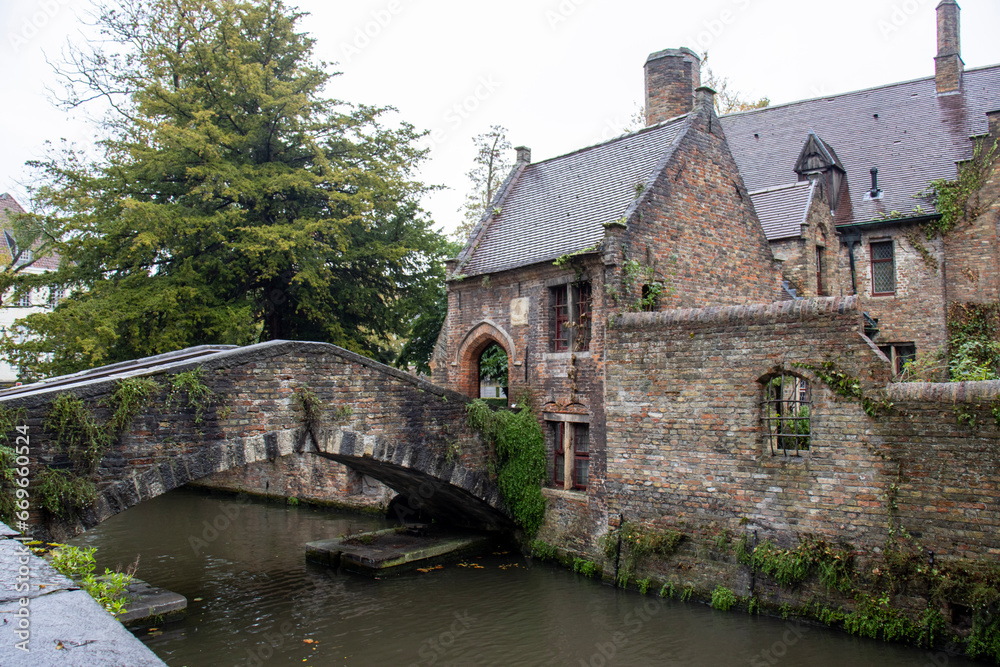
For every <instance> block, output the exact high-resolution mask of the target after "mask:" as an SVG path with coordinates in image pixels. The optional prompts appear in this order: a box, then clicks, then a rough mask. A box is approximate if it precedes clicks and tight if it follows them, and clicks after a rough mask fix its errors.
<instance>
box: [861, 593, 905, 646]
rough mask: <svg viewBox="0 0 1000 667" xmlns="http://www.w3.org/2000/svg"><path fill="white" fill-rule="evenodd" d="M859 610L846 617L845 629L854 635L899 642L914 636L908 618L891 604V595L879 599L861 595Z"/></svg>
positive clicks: (884, 594)
mask: <svg viewBox="0 0 1000 667" xmlns="http://www.w3.org/2000/svg"><path fill="white" fill-rule="evenodd" d="M855 601H856V602H857V609H856V610H855V611H854V612H852V613H850V614H847V615H846V616H845V617H844V629H845V630H847V631H848V632H850V633H851V634H854V635H861V636H862V637H869V638H871V639H882V640H884V641H899V640H904V639H907V638H908V637H911V636H913V634H914V628H913V624H912V623H911V622H910V620H909V619H908V618H906V616H904V615H903V613H902V612H900V611H899V610H898V609H896V608H894V607H893V606H892V605H890V604H889V594H888V593H883V594H881V595H879V596H878V597H873V596H871V595H868V594H860V595H859V596H858V597H857V598H856V600H855Z"/></svg>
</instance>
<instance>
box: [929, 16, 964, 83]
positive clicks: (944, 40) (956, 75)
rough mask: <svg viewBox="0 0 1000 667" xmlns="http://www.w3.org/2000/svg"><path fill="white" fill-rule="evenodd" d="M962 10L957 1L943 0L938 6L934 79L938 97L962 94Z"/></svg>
mask: <svg viewBox="0 0 1000 667" xmlns="http://www.w3.org/2000/svg"><path fill="white" fill-rule="evenodd" d="M960 11H961V8H960V7H959V6H958V3H957V2H955V0H941V3H940V4H939V5H938V6H937V47H938V53H937V57H936V58H934V79H935V81H936V82H937V93H938V95H947V94H949V93H960V92H962V70H963V69H964V68H965V63H963V62H962V40H961V38H960V36H959V23H958V14H959V12H960Z"/></svg>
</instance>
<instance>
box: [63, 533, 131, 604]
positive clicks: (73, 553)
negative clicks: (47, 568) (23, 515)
mask: <svg viewBox="0 0 1000 667" xmlns="http://www.w3.org/2000/svg"><path fill="white" fill-rule="evenodd" d="M95 551H97V549H96V548H95V547H87V548H79V547H71V546H66V545H60V546H59V548H58V549H56V550H55V551H53V552H52V567H54V568H55V569H56V570H58V571H59V572H61V573H62V574H64V575H66V576H67V577H69V578H71V579H73V580H74V581H76V582H78V583H80V584H81V586H82V587H83V590H85V591H87V592H88V593H89V594H90V596H91V597H92V598H94V599H95V600H97V602H98V603H99V604H100V605H101V606H102V607H104V608H105V609H106V610H107V611H109V612H111V613H112V614H120V613H122V612H123V611H125V605H126V603H127V602H128V600H127V593H128V587H129V585H130V584H131V583H132V577H133V576H134V574H135V570H134V566H133V568H130V569H129V571H128V572H112V571H111V570H110V569H107V568H105V570H104V575H103V576H100V577H95V576H94V568H95V567H96V562H95V560H94V552H95Z"/></svg>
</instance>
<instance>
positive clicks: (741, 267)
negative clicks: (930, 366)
mask: <svg viewBox="0 0 1000 667" xmlns="http://www.w3.org/2000/svg"><path fill="white" fill-rule="evenodd" d="M937 14H938V55H937V57H936V58H935V63H936V73H935V75H934V76H930V77H927V78H924V79H919V80H916V81H908V82H903V83H896V84H891V85H887V86H883V87H880V88H874V89H869V90H863V91H858V92H853V93H846V94H842V95H836V96H830V97H824V98H819V99H813V100H806V101H802V102H796V103H791V104H784V105H779V106H774V107H768V108H764V109H760V110H754V111H748V112H743V113H737V114H729V115H726V116H723V117H721V118H719V117H717V116H716V115H715V111H714V105H713V96H714V93H713V91H712V90H711V89H709V88H705V87H701V86H700V74H699V68H700V62H699V59H698V57H697V56H696V54H695V53H694V52H692V51H690V50H689V49H668V50H665V51H661V52H658V53H654V54H651V55H650V56H649V58H648V59H647V61H646V64H645V75H646V76H645V81H646V92H645V99H646V117H647V123H648V125H647V127H646V128H645V129H642V130H640V131H638V132H634V133H631V134H628V135H625V136H623V137H620V138H617V139H614V140H612V141H609V142H606V143H603V144H600V145H597V146H591V147H587V148H583V149H581V150H579V151H576V152H574V153H570V154H568V155H564V156H560V157H556V158H553V159H550V160H546V161H543V162H538V163H532V162H531V153H530V150H528V149H527V148H519V149H517V162H516V164H515V166H514V168H513V170H512V171H511V173H510V175H509V176H508V178H507V180H506V182H505V183H504V184H503V186H502V187H501V188H500V190H499V191H498V194H497V195H496V197H495V199H494V201H493V202H492V204H491V206H490V209H489V210H488V211H487V213H486V215H485V216H484V217H483V219H482V220H481V221H480V223H479V225H478V226H477V227H476V228H475V229H474V230H473V232H472V233H471V235H470V239H469V243H468V244H467V246H466V248H465V249H464V250H463V251H462V252H461V253H460V255H459V256H458V257H457V258H456V259H455V260H453V261H452V262H451V263H450V264H449V281H448V293H449V304H448V305H449V311H448V318H447V320H446V322H445V326H444V329H443V330H442V333H441V336H440V338H439V340H438V346H437V349H436V352H435V355H434V360H433V362H432V366H433V369H434V381H435V382H436V383H438V384H441V385H445V386H448V387H450V388H452V389H455V390H457V391H460V392H462V393H464V394H466V395H469V396H479V395H480V389H479V385H480V373H479V358H480V356H481V355H482V354H483V353H484V352H485V351H486V350H487V349H489V348H491V347H492V346H494V345H499V346H500V347H501V348H503V350H504V351H505V352H506V354H507V357H508V361H509V384H510V388H509V391H508V394H507V395H508V396H515V395H516V394H517V391H518V388H521V387H531V388H532V389H533V390H534V391H535V392H536V394H537V399H538V403H539V406H540V407H541V410H542V416H543V418H544V420H545V428H546V433H547V437H548V447H549V452H550V461H551V463H550V472H549V481H550V484H551V485H552V486H554V487H558V488H562V489H564V490H565V489H573V488H576V489H583V488H587V487H588V486H589V485H590V484H591V481H594V480H603V479H604V471H605V461H604V454H603V452H604V445H605V443H606V442H607V440H608V433H607V432H606V429H607V426H606V415H605V402H606V400H608V398H607V396H606V377H607V372H608V371H607V369H606V368H605V364H606V362H607V360H608V359H609V358H613V355H612V356H609V353H610V352H612V351H609V350H608V349H607V328H608V327H609V326H610V325H611V324H612V322H611V320H612V319H613V317H615V314H616V313H620V312H622V311H629V310H631V311H636V310H673V309H678V308H706V307H720V306H738V305H749V304H762V303H770V302H775V301H781V300H792V299H800V298H811V297H822V296H836V297H840V296H852V295H857V297H858V300H859V301H858V303H859V310H860V311H861V312H863V313H864V315H865V321H866V322H867V326H865V327H864V331H865V333H867V334H868V335H869V336H870V337H871V338H872V339H873V341H874V342H875V344H876V345H877V346H878V347H879V348H880V349H881V351H882V353H883V354H884V355H885V359H884V360H883V361H884V362H886V364H887V366H888V367H889V368H891V369H893V371H894V372H898V371H900V370H901V368H902V365H903V363H904V362H905V360H907V359H909V358H912V357H913V356H914V355H915V354H916V353H917V352H922V351H927V350H933V349H935V348H937V347H940V346H942V345H944V344H945V342H946V338H947V335H946V313H947V309H948V306H949V305H950V304H952V303H959V302H965V301H984V300H985V301H996V300H997V298H998V294H1000V283H998V277H1000V272H998V271H997V266H996V265H997V262H998V261H1000V258H998V256H997V252H998V249H997V243H996V225H997V211H998V209H1000V204H998V199H1000V198H998V197H997V194H998V193H1000V190H998V188H1000V183H998V182H997V177H994V178H992V179H989V180H988V181H987V183H986V185H985V186H984V187H983V191H982V192H981V193H979V194H980V197H979V209H980V211H981V213H980V214H979V216H978V218H977V219H976V220H975V221H973V222H972V223H971V224H965V225H963V226H961V228H960V229H956V230H954V231H953V232H951V233H949V234H947V235H945V236H943V237H942V236H940V235H939V236H936V237H934V238H928V237H927V234H926V232H925V227H924V225H925V224H926V223H928V222H933V221H934V220H936V219H938V218H940V215H939V213H938V212H937V211H936V210H935V209H934V207H933V204H932V202H931V201H930V200H929V199H928V198H927V196H926V194H923V193H925V191H926V190H927V187H928V185H929V183H930V182H931V181H933V180H935V179H954V178H956V176H957V173H958V172H957V168H956V164H961V163H962V162H963V161H967V160H969V159H970V158H972V157H973V153H974V146H975V144H976V142H977V141H981V140H982V139H983V138H984V137H986V138H987V139H989V141H990V142H992V141H995V139H996V137H997V136H1000V112H993V110H994V109H1000V95H998V92H997V91H1000V66H991V67H983V68H977V69H970V70H965V69H964V64H963V62H962V60H961V55H960V43H959V23H958V18H959V8H958V5H957V4H956V3H955V2H954V1H953V0H943V1H942V2H941V3H940V4H939V5H938V7H937ZM991 133H992V134H991ZM858 328H859V330H860V329H862V327H861V326H859V327H858ZM859 333H860V331H859ZM614 352H616V353H617V352H618V351H614ZM709 380H710V379H709V378H706V379H705V381H706V382H708V381H709ZM782 391H784V390H782ZM803 397H805V395H804V394H803Z"/></svg>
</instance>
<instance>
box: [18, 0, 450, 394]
mask: <svg viewBox="0 0 1000 667" xmlns="http://www.w3.org/2000/svg"><path fill="white" fill-rule="evenodd" d="M96 15H97V16H98V17H99V18H98V22H97V25H98V27H99V29H100V31H101V39H100V40H95V41H94V42H93V43H92V44H90V45H89V46H87V47H85V48H77V49H72V50H71V51H70V52H69V56H68V58H67V64H66V65H65V66H63V67H62V68H61V74H62V78H63V80H64V82H65V84H66V95H65V103H66V104H67V105H68V106H78V105H81V104H85V103H87V102H89V101H91V100H95V99H100V100H103V101H104V103H105V104H106V105H107V107H108V108H109V109H110V110H111V111H110V112H109V114H108V115H107V116H106V118H105V119H104V120H103V123H102V131H103V135H104V138H103V139H102V140H101V141H100V142H99V154H100V157H99V158H98V159H93V160H88V159H87V158H86V157H84V156H83V155H82V154H80V153H74V152H71V151H62V152H59V153H53V154H52V155H51V156H50V157H49V158H48V159H46V160H44V161H41V162H39V163H37V165H36V166H37V167H39V168H40V170H41V172H42V175H43V179H42V182H43V185H42V186H41V187H40V188H39V190H38V192H37V193H36V195H37V198H38V199H39V200H40V201H41V202H42V203H43V205H44V208H45V210H46V211H47V214H48V216H49V218H50V219H52V220H57V221H58V222H59V224H60V225H61V226H62V229H63V236H62V243H61V247H60V248H59V250H60V252H61V254H62V257H63V263H62V265H61V268H60V270H59V271H58V272H57V273H56V274H55V275H54V276H52V278H51V280H52V281H53V282H56V283H59V284H63V285H69V286H72V287H73V288H74V290H75V291H74V295H73V296H72V297H71V298H69V299H67V300H66V301H65V302H63V303H62V304H61V305H60V306H59V307H58V308H56V309H55V310H54V311H53V312H51V313H48V314H39V315H32V316H30V317H28V318H26V320H24V321H22V323H21V324H20V326H19V327H18V329H17V331H15V335H16V338H8V339H7V340H6V341H5V342H4V348H5V351H6V352H7V353H8V355H9V356H11V357H12V358H13V360H14V361H15V362H16V363H18V364H19V365H20V366H21V367H22V369H23V371H25V374H26V375H28V376H37V375H48V374H52V373H61V372H69V371H73V370H77V369H80V368H86V367H91V366H94V365H99V364H102V363H109V362H114V361H119V360H123V359H130V358H135V357H138V356H143V355H148V354H155V353H159V352H164V351H168V350H173V349H178V348H181V347H185V346H189V345H197V344H204V343H238V344H239V343H249V342H255V341H258V340H272V339H280V338H288V339H308V340H321V341H328V342H332V343H335V344H338V345H342V346H344V347H347V348H349V349H352V350H355V351H357V352H360V353H363V354H368V355H370V356H374V357H376V358H378V359H380V360H382V361H391V360H392V359H393V357H394V356H395V351H396V349H397V348H398V347H399V346H400V345H401V343H402V340H403V339H405V338H406V337H407V336H408V335H409V333H410V328H411V326H412V324H413V322H414V319H415V316H416V313H417V312H419V309H420V308H422V307H424V306H425V305H426V304H427V303H428V302H433V301H434V299H435V298H436V292H437V289H438V288H439V285H440V280H441V273H442V271H441V269H440V260H441V259H442V258H443V256H444V255H445V253H446V241H445V239H444V238H443V237H441V235H439V234H437V233H436V232H434V231H433V230H432V229H431V227H430V222H429V220H428V219H427V218H426V216H425V214H424V212H423V211H422V210H421V209H420V208H419V206H418V204H417V202H418V200H419V198H420V196H421V195H422V194H423V193H424V192H425V191H426V186H425V185H424V184H422V183H421V182H420V181H418V180H417V179H416V177H415V169H416V167H417V165H418V164H419V163H420V161H421V159H422V158H423V156H424V152H423V151H422V150H420V149H419V148H417V147H416V143H415V142H416V140H417V139H418V137H419V136H420V135H419V133H417V132H416V131H415V130H414V128H413V127H412V126H411V125H409V124H407V123H399V124H397V125H395V126H391V127H390V126H388V125H386V123H385V120H384V118H385V116H386V114H387V112H389V111H391V109H387V108H377V107H372V106H364V105H351V104H346V103H343V102H340V101H337V100H333V99H328V98H327V97H325V96H324V91H325V89H326V87H327V86H328V85H329V84H331V82H332V77H333V75H332V74H330V73H328V72H327V71H326V69H325V65H324V64H322V63H316V62H315V61H314V59H313V54H312V49H313V40H312V39H311V38H309V37H307V36H306V35H304V34H302V33H301V32H298V31H297V30H296V23H297V21H298V20H299V18H300V17H301V15H300V14H298V13H296V12H294V11H292V10H290V9H289V8H288V7H286V6H285V4H284V3H283V2H282V1H281V0H263V1H260V0H258V1H255V2H250V1H240V0H121V1H119V2H117V3H115V4H114V5H111V4H108V5H103V4H102V5H98V7H97V12H96Z"/></svg>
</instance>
